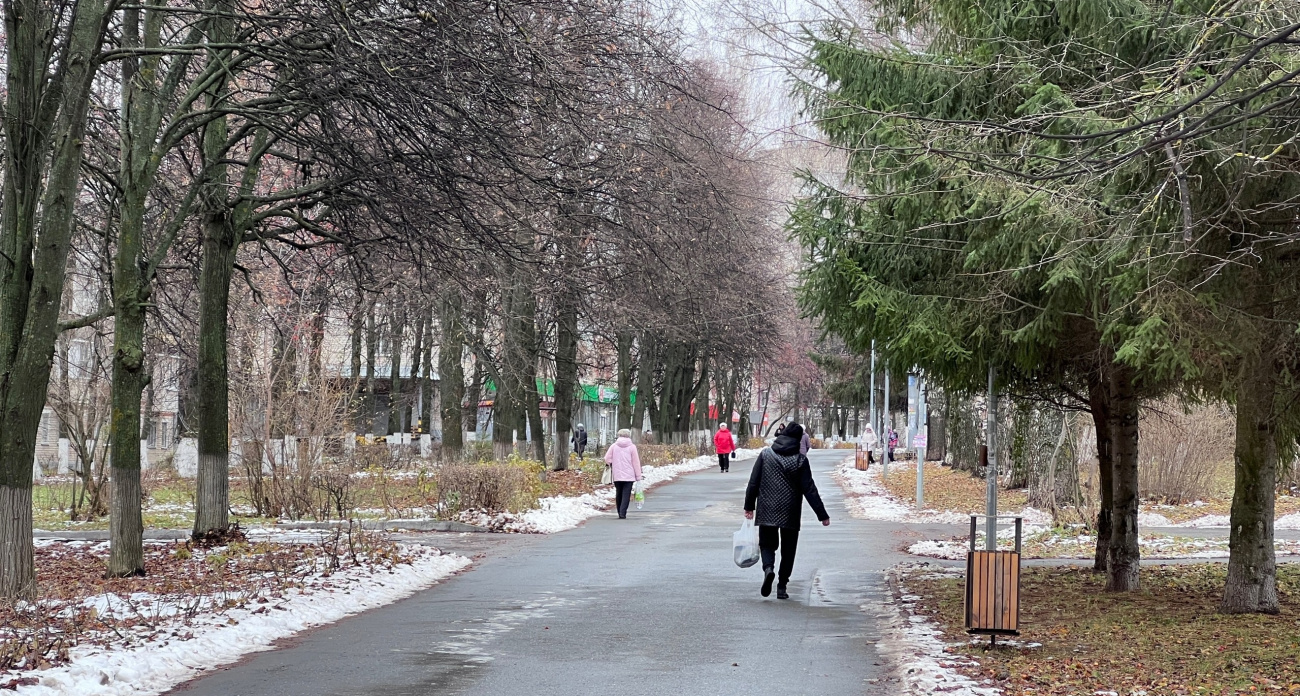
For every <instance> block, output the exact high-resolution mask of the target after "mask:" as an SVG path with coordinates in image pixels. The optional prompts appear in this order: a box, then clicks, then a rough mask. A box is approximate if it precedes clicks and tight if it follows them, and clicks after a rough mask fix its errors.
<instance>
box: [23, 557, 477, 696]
mask: <svg viewBox="0 0 1300 696" xmlns="http://www.w3.org/2000/svg"><path fill="white" fill-rule="evenodd" d="M328 536H329V535H322V534H321V533H317V539H318V540H317V543H316V544H279V543H269V544H268V543H254V544H236V545H232V546H230V547H219V548H214V549H209V550H200V549H191V548H189V547H187V546H186V545H184V544H148V545H147V546H146V553H147V558H146V565H147V567H149V568H150V569H151V571H152V572H151V575H150V576H148V577H145V578H131V579H121V580H102V578H99V577H98V576H100V575H102V572H103V570H102V569H103V559H104V556H105V555H106V554H107V545H106V544H102V543H93V542H58V543H44V544H42V546H41V548H39V549H38V552H37V553H38V559H37V564H38V569H39V570H40V572H41V576H40V582H41V583H42V586H41V587H42V599H40V600H38V602H37V603H35V604H30V605H20V606H17V607H12V608H10V609H8V610H5V611H7V612H8V613H5V614H4V615H3V616H2V617H0V618H3V619H4V621H3V622H0V648H4V650H0V658H4V657H14V656H17V659H15V660H13V662H11V663H10V664H4V663H0V689H3V688H9V689H16V692H17V693H18V694H20V695H24V696H127V695H128V694H130V695H132V696H148V695H150V694H159V693H163V692H165V691H167V690H168V689H170V688H172V687H174V686H176V685H177V684H180V683H182V682H184V681H187V680H189V679H193V678H194V677H196V676H198V675H200V674H202V673H203V672H204V671H205V670H209V669H212V668H214V667H217V666H220V665H223V664H228V663H231V662H234V661H236V660H238V659H239V658H240V656H242V655H244V654H247V653H249V652H255V651H259V650H267V649H270V648H271V647H272V645H273V643H274V642H275V641H277V640H279V639H282V638H285V637H288V636H292V635H293V634H295V633H298V632H300V631H303V630H305V629H308V628H311V627H313V626H319V625H322V624H328V623H331V622H334V621H337V620H339V619H341V618H343V617H345V616H348V615H350V614H355V613H358V612H361V611H365V610H367V609H371V608H374V607H378V606H382V605H384V604H388V603H391V602H394V601H396V600H398V599H401V598H403V597H406V596H409V595H411V594H413V593H414V592H416V591H418V590H422V589H425V588H427V587H430V586H432V585H434V584H436V583H437V582H438V581H439V580H442V579H444V578H446V577H448V576H450V575H452V574H453V573H455V572H457V571H459V570H461V569H463V568H465V567H466V566H468V565H469V563H470V561H469V559H466V558H462V557H460V556H454V555H447V554H442V553H440V552H439V551H438V550H436V549H430V548H423V547H405V546H397V545H394V544H390V543H387V542H385V541H383V540H382V539H378V538H371V539H369V540H368V541H366V542H365V543H364V548H365V549H366V550H365V551H362V552H360V553H358V554H357V555H356V556H353V555H352V551H351V549H350V548H349V547H348V545H347V544H346V542H344V543H343V545H341V546H339V545H336V546H334V547H333V548H331V547H330V546H329V545H330V544H331V543H335V542H337V541H338V540H337V539H335V540H331V539H328V538H324V537H328ZM11 648H12V650H11Z"/></svg>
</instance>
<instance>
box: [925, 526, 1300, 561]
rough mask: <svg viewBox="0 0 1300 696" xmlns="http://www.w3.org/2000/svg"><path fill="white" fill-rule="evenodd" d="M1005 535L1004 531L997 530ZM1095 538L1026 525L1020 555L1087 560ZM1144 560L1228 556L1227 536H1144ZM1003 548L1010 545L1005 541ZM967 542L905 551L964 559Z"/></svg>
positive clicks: (1280, 547)
mask: <svg viewBox="0 0 1300 696" xmlns="http://www.w3.org/2000/svg"><path fill="white" fill-rule="evenodd" d="M998 536H999V537H1005V536H1006V535H1005V533H999V534H998ZM1096 544H1097V538H1096V537H1095V536H1092V535H1090V534H1081V533H1077V534H1076V533H1071V532H1068V531H1063V530H1053V529H1046V528H1043V527H1030V528H1027V531H1026V532H1025V536H1024V537H1023V549H1022V552H1023V555H1024V557H1025V558H1073V559H1089V558H1092V557H1093V554H1094V552H1095V550H1096ZM1138 545H1139V547H1140V548H1141V550H1142V558H1144V559H1148V558H1150V559H1175V558H1227V557H1228V539H1227V538H1226V537H1219V538H1211V539H1197V538H1192V537H1178V536H1163V535H1160V536H1157V535H1143V536H1141V537H1140V538H1139V539H1138ZM1001 547H1002V548H1009V545H1008V544H1007V542H1006V541H1005V539H1004V541H1003V542H1002V544H1001ZM969 548H970V543H969V542H968V541H967V540H966V539H964V538H960V539H947V540H937V539H927V540H925V541H918V542H916V543H914V544H912V545H911V546H908V547H907V552H908V553H910V554H912V555H914V556H925V557H927V558H945V559H948V560H955V561H958V560H964V559H965V558H966V552H967V550H968V549H969ZM1274 548H1275V549H1276V551H1277V553H1278V554H1279V555H1297V554H1300V541H1296V540H1292V539H1277V540H1275V541H1274Z"/></svg>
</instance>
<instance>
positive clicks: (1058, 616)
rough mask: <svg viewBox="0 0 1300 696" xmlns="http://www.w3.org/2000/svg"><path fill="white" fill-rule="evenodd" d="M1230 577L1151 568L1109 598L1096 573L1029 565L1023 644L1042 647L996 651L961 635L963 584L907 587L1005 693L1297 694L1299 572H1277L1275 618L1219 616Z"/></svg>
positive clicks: (928, 581)
mask: <svg viewBox="0 0 1300 696" xmlns="http://www.w3.org/2000/svg"><path fill="white" fill-rule="evenodd" d="M1225 572H1226V571H1225V566H1224V565H1222V564H1196V565H1176V566H1161V567H1144V568H1143V569H1142V589H1141V590H1140V591H1138V592H1134V593H1130V594H1109V593H1106V592H1104V591H1103V588H1104V584H1105V576H1104V575H1098V574H1095V573H1093V572H1091V571H1090V570H1086V569H1081V568H1026V569H1025V570H1024V574H1023V576H1022V591H1023V594H1022V599H1021V623H1020V625H1021V631H1022V633H1021V636H1020V637H1019V639H1018V640H1020V641H1022V642H1023V643H1025V644H1028V643H1033V642H1037V643H1041V644H1042V647H1038V648H1011V647H1005V648H995V649H992V650H989V649H987V647H986V646H987V643H988V640H987V638H981V639H980V643H979V644H978V645H972V644H970V643H969V642H968V641H969V636H967V635H966V634H965V633H964V631H963V628H962V627H963V606H962V599H963V587H964V585H963V583H964V580H963V579H961V578H952V577H944V578H939V577H935V576H933V575H929V574H925V573H921V572H915V571H913V572H911V573H910V574H908V575H907V576H905V577H904V580H903V583H904V585H905V587H906V589H907V591H908V592H910V593H912V594H915V595H918V596H919V597H920V598H921V599H920V601H919V603H918V605H917V610H918V612H919V613H922V614H925V615H928V616H929V617H930V618H931V619H933V620H934V621H935V622H936V623H937V624H939V625H940V627H942V628H943V630H944V631H945V633H946V635H947V637H948V639H949V640H950V641H960V642H961V644H960V645H958V646H956V647H953V648H950V649H949V651H950V652H953V653H957V654H961V655H964V656H968V657H972V658H974V659H975V660H976V661H977V662H978V665H977V666H971V667H962V668H960V669H961V671H963V672H964V673H965V674H966V675H967V676H970V677H972V678H974V679H976V680H988V682H989V685H996V686H998V687H999V688H1001V689H1003V692H1004V693H1005V694H1007V695H1008V696H1029V695H1031V694H1033V695H1036V696H1041V695H1042V694H1093V693H1096V692H1098V691H1116V692H1118V693H1121V694H1130V693H1141V692H1142V691H1145V693H1146V694H1148V695H1149V696H1164V695H1181V694H1245V693H1259V692H1273V693H1291V694H1294V693H1297V692H1300V661H1298V660H1297V655H1300V615H1298V614H1297V612H1298V611H1300V568H1297V567H1295V566H1282V567H1279V569H1278V589H1279V593H1280V594H1281V596H1282V613H1281V614H1280V615H1278V616H1257V615H1247V616H1240V615H1239V616H1225V615H1222V614H1218V613H1216V611H1215V610H1216V607H1217V606H1218V602H1219V599H1220V596H1221V593H1222V591H1223V581H1224V574H1225Z"/></svg>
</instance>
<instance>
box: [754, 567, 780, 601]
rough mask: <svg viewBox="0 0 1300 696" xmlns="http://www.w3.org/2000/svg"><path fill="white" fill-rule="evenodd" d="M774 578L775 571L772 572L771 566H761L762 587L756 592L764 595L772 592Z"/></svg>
mask: <svg viewBox="0 0 1300 696" xmlns="http://www.w3.org/2000/svg"><path fill="white" fill-rule="evenodd" d="M775 579H776V573H774V572H772V566H763V589H761V590H759V591H758V593H759V594H761V595H763V596H764V597H766V596H768V595H770V594H772V581H773V580H775Z"/></svg>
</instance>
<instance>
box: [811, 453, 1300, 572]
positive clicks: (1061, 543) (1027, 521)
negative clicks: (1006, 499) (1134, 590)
mask: <svg viewBox="0 0 1300 696" xmlns="http://www.w3.org/2000/svg"><path fill="white" fill-rule="evenodd" d="M835 479H836V481H838V482H839V484H840V485H841V486H842V487H843V488H844V491H845V493H846V496H845V504H846V506H847V507H848V510H849V514H850V515H852V516H854V517H858V518H861V519H867V520H880V521H887V522H907V523H928V524H962V525H965V524H969V522H970V515H969V514H965V513H959V512H955V511H952V510H929V509H926V510H917V509H916V507H915V506H913V505H912V504H911V503H910V502H909V501H904V500H900V499H899V498H897V497H895V496H894V495H892V494H891V493H890V492H889V490H888V489H886V488H885V486H884V484H883V483H882V482H881V481H880V467H879V466H872V467H871V468H870V469H868V470H867V471H859V470H857V469H855V468H854V466H853V459H852V458H851V457H850V458H848V459H846V460H845V461H844V462H843V463H842V464H840V465H839V466H838V467H837V468H836V470H835ZM1003 514H1007V515H1019V516H1020V517H1022V518H1023V519H1024V526H1023V528H1022V534H1023V537H1022V539H1023V544H1024V546H1023V551H1024V556H1025V558H1092V556H1093V552H1094V546H1095V544H1096V538H1095V537H1093V536H1090V535H1088V534H1085V533H1083V532H1082V531H1079V532H1071V531H1069V530H1059V529H1056V530H1054V529H1052V528H1051V527H1050V525H1051V524H1052V516H1051V515H1050V514H1049V513H1046V512H1043V511H1041V510H1037V509H1035V508H1032V507H1025V508H1024V509H1022V510H1019V511H1006V512H1004V513H1003ZM1138 525H1139V527H1140V528H1146V527H1175V528H1177V527H1181V528H1186V529H1198V528H1208V527H1226V526H1227V525H1228V518H1227V517H1225V516H1222V515H1204V516H1202V517H1200V518H1196V519H1193V520H1190V521H1187V522H1182V523H1179V524H1174V523H1172V522H1170V521H1169V519H1168V518H1166V517H1164V516H1162V515H1160V514H1157V513H1150V512H1144V513H1142V514H1141V515H1139V517H1138ZM1276 529H1300V513H1292V514H1289V515H1285V516H1283V517H1280V518H1278V520H1277V523H1276ZM1013 534H1014V531H1013V530H1012V529H1010V528H1004V529H1001V530H1000V531H999V532H998V537H999V538H1000V539H1002V540H1003V542H1002V545H1003V546H1008V545H1009V542H1010V540H1011V539H1012V535H1013ZM1139 543H1140V544H1141V547H1142V556H1143V557H1144V558H1164V559H1172V558H1220V557H1222V558H1226V557H1227V556H1228V540H1227V539H1226V538H1216V539H1196V538H1189V537H1180V536H1171V535H1161V536H1154V535H1147V536H1143V537H1142V538H1141V539H1140V541H1139ZM1275 546H1276V548H1277V552H1278V553H1279V554H1300V541H1295V540H1286V539H1279V540H1277V541H1276V544H1275ZM968 548H969V541H967V540H966V539H965V538H953V539H926V540H923V541H918V542H915V543H913V544H911V545H910V546H908V548H907V551H908V553H911V554H913V555H916V556H925V557H927V558H943V559H949V560H961V559H964V558H966V551H967V549H968Z"/></svg>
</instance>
